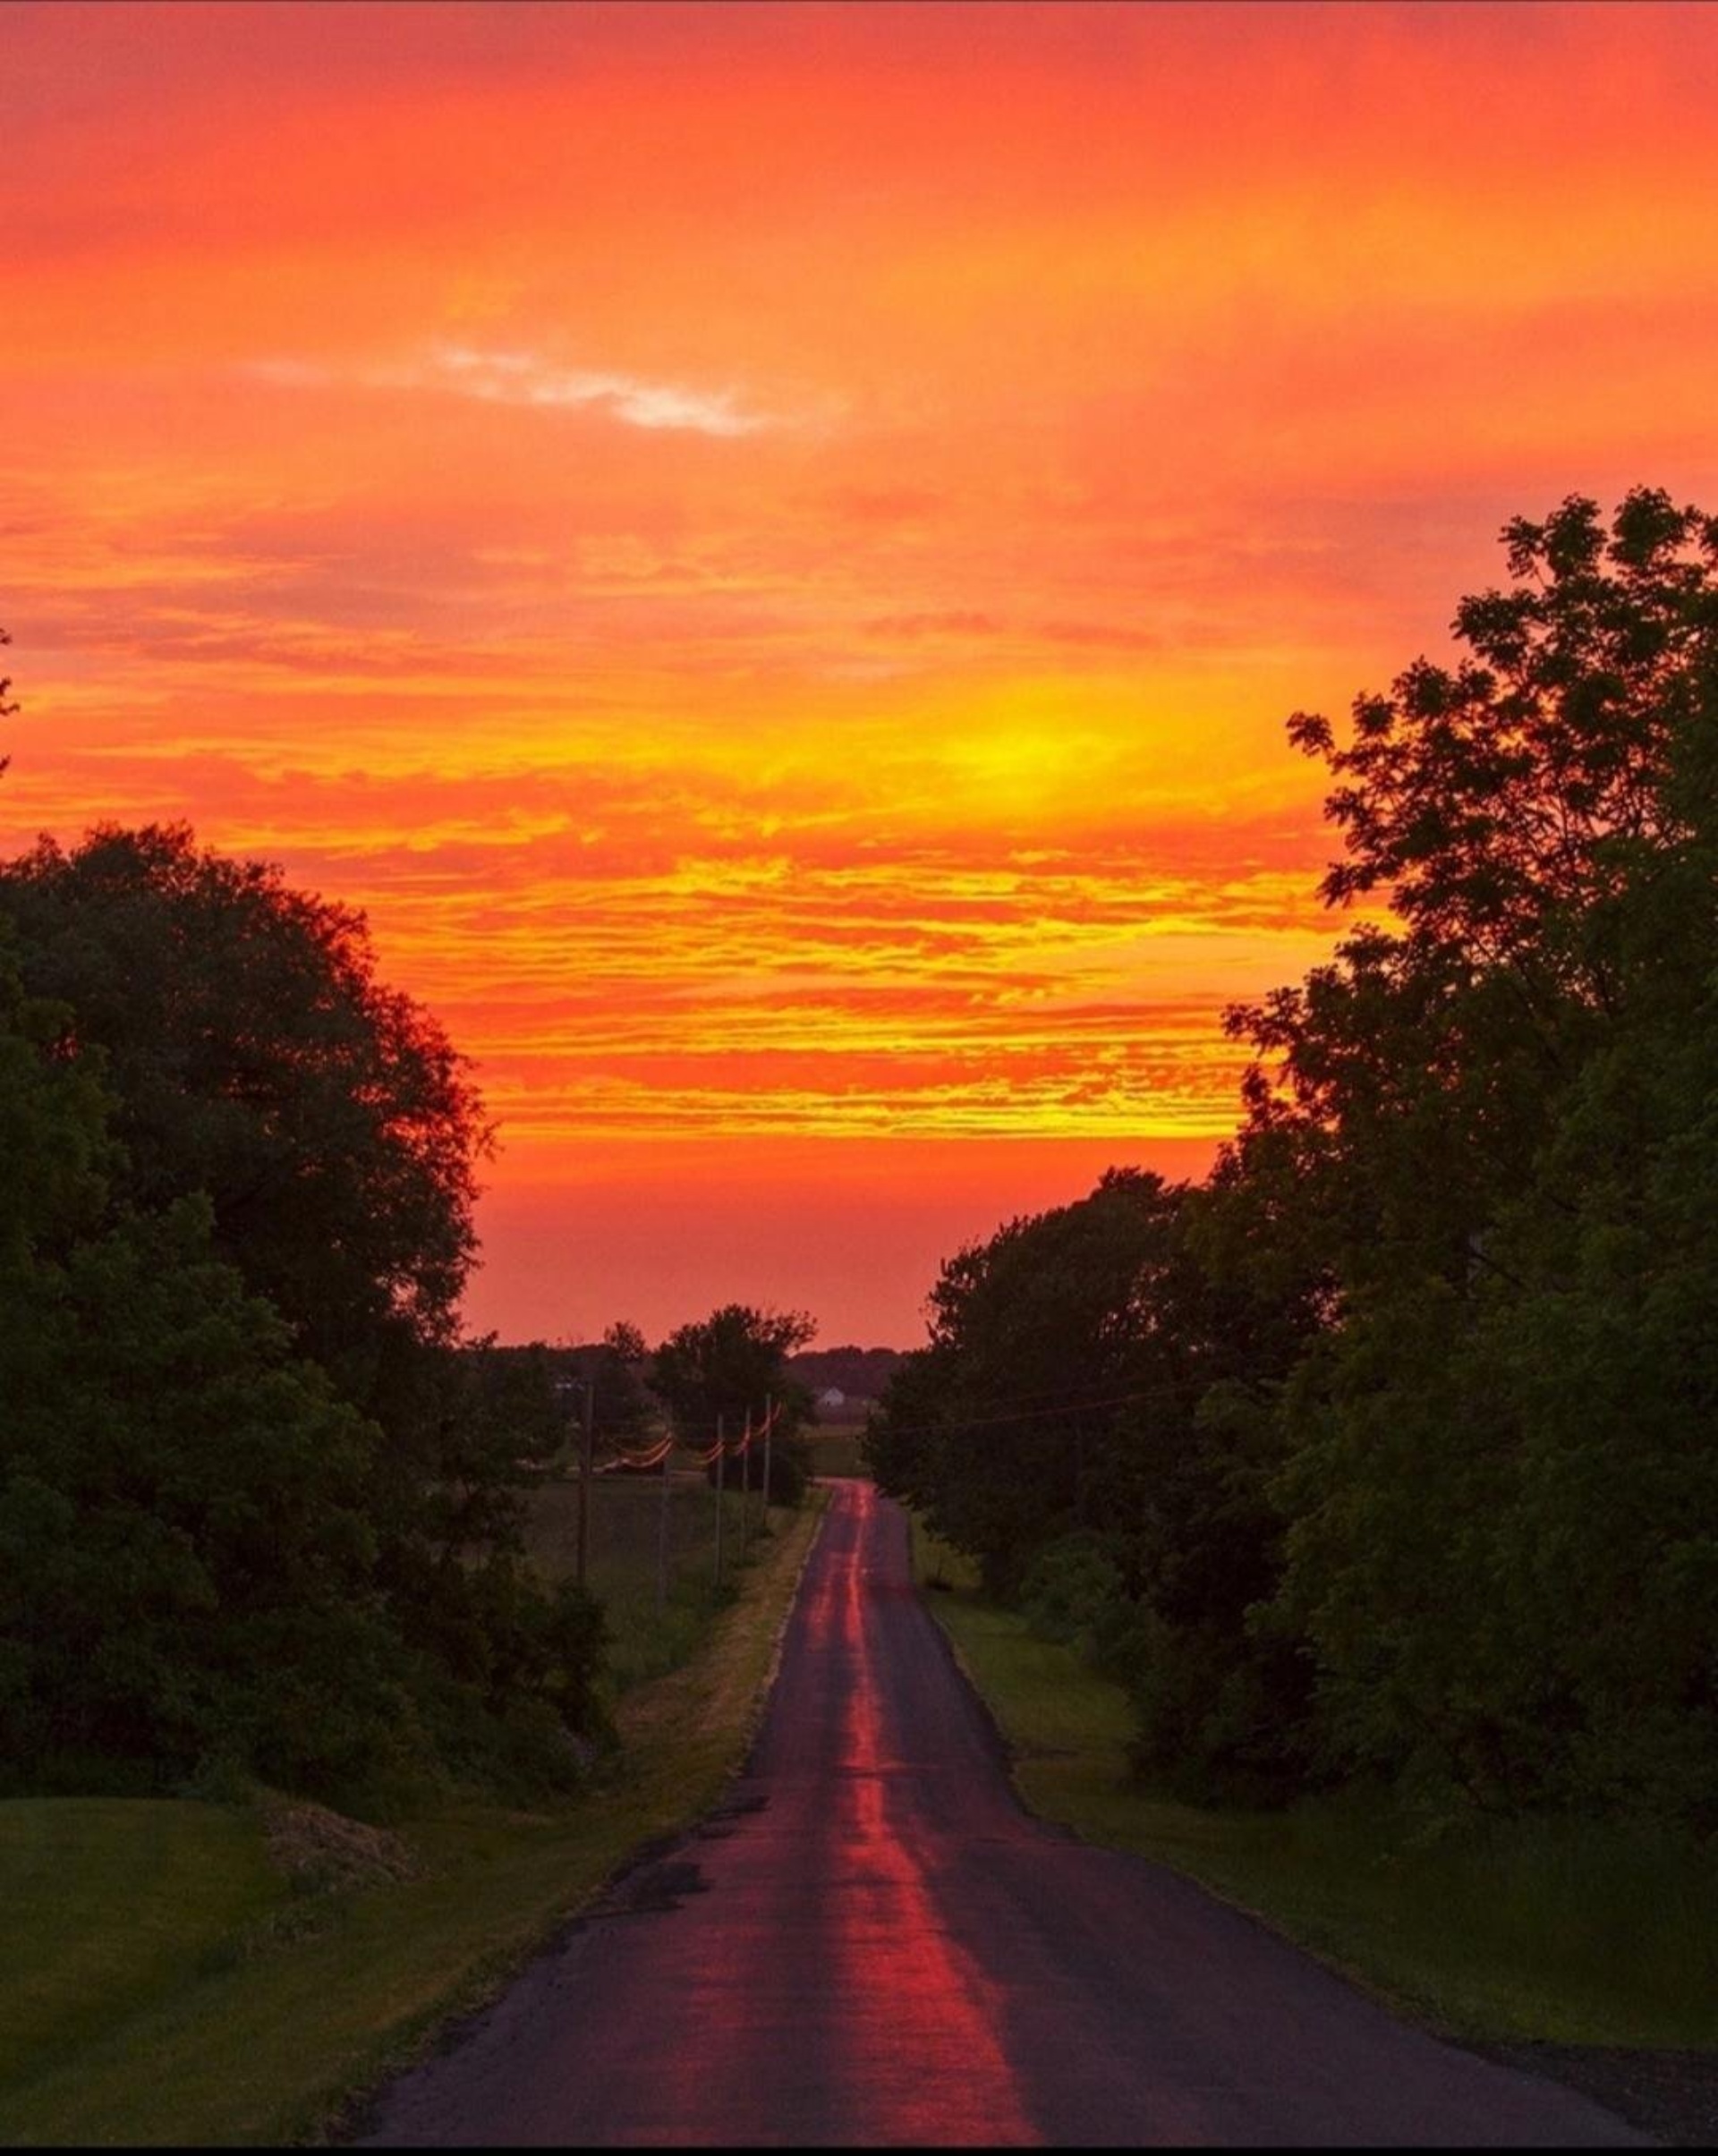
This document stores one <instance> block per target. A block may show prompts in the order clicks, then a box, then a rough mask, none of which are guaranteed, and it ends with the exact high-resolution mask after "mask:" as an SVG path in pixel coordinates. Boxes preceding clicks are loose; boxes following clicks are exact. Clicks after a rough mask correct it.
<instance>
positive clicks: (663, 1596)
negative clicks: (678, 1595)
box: [656, 1440, 674, 1617]
mask: <svg viewBox="0 0 1718 2156" xmlns="http://www.w3.org/2000/svg"><path fill="white" fill-rule="evenodd" d="M673 1456H674V1445H673V1443H672V1441H671V1440H670V1442H669V1443H668V1447H667V1449H666V1450H665V1451H664V1453H663V1455H662V1516H661V1518H660V1519H659V1521H658V1522H657V1526H656V1614H657V1615H658V1616H659V1617H660V1616H661V1614H662V1609H663V1606H664V1604H665V1603H666V1602H667V1601H668V1462H669V1461H670V1460H671V1459H672V1458H673Z"/></svg>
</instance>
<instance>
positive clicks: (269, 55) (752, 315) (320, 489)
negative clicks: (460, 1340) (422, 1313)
mask: <svg viewBox="0 0 1718 2156" xmlns="http://www.w3.org/2000/svg"><path fill="white" fill-rule="evenodd" d="M0 53H3V54H4V68H3V69H0V85H3V86H4V126H5V138H6V148H5V152H4V157H0V232H4V247H5V261H6V266H7V270H8V276H7V292H8V305H7V310H6V312H7V326H6V334H5V335H4V340H0V394H3V395H4V410H5V413H6V423H5V427H4V436H3V437H0V622H4V624H5V625H6V626H8V627H9V628H10V629H11V630H12V631H13V636H14V640H15V649H14V650H13V653H12V654H11V662H12V671H13V673H14V675H16V677H17V683H18V688H19V690H20V692H21V693H22V694H23V696H24V698H25V702H26V709H25V712H24V715H23V717H22V718H21V720H19V721H16V722H14V723H13V726H12V728H11V730H10V732H11V741H10V745H11V747H12V749H13V757H14V760H13V768H12V770H11V772H10V773H9V774H8V776H7V777H6V778H5V780H4V784H3V785H0V844H4V845H5V846H7V847H11V846H13V845H17V844H18V843H21V841H22V840H24V839H27V838H28V837H29V836H32V835H33V834H34V833H35V832H36V831H37V830H38V829H44V828H45V829H51V830H54V831H55V832H57V833H59V834H61V835H64V836H73V835H75V834H76V832H77V831H78V830H79V829H80V828H81V827H82V826H83V825H85V824H86V823H87V822H89V821H90V820H92V819H95V818H96V817H98V816H104V815H111V816H118V817H120V818H123V819H131V820H135V819H142V818H144V817H149V816H162V817H165V816H173V817H187V818H189V819H191V821H192V822H193V823H194V824H195V825H196V827H197V828H198V830H199V832H200V834H201V836H204V837H205V838H206V839H208V840H209V841H212V842H214V843H217V844H218V845H223V846H226V847H232V848H242V849H245V850H248V851H252V852H256V853H264V854H267V855H268V856H269V857H271V858H275V859H277V860H280V861H282V862H285V864H286V867H287V869H288V870H289V872H290V873H291V874H292V876H293V878H294V879H295V880H298V881H300V882H302V883H305V884H307V885H310V886H311V887H315V888H319V889H320V890H323V891H325V892H327V893H328V894H329V895H331V896H340V897H343V898H346V899H349V900H353V901H356V902H358V903H361V904H363V905H364V906H366V907H367V908H368V909H369V912H370V920H371V923H372V927H373V929H374V932H375V935H376V939H377V942H378V946H379V948H380V951H381V955H382V961H383V967H384V971H385V972H386V974H387V977H388V978H389V979H391V980H395V981H397V982H399V983H400V984H401V985H402V986H404V987H407V988H409V989H412V991H413V992H414V993H415V994H416V995H418V996H419V997H422V998H423V999H424V1000H426V1001H427V1002H429V1004H430V1005H431V1006H433V1007H434V1008H435V1009H436V1010H437V1011H438V1013H439V1014H440V1015H441V1016H442V1018H443V1019H444V1021H445V1022H446V1023H447V1025H448V1027H449V1028H450V1030H451V1031H452V1032H453V1033H454V1035H455V1039H456V1040H458V1041H459V1042H460V1043H461V1044H462V1045H463V1046H464V1048H466V1049H467V1050H468V1051H469V1052H470V1053H471V1054H472V1056H473V1057H475V1058H476V1059H477V1062H478V1065H479V1075H480V1078H481V1082H482V1084H483V1086H484V1088H485V1091H486V1092H487V1095H488V1098H489V1102H490V1105H491V1107H492V1108H493V1109H494V1111H495V1112H496V1113H497V1114H498V1116H499V1117H500V1120H501V1123H502V1126H503V1150H502V1152H501V1154H500V1156H499V1158H498V1160H497V1162H496V1163H495V1165H494V1167H493V1170H492V1173H491V1177H490V1181H491V1186H492V1187H491V1190H490V1193H489V1196H488V1198H487V1199H486V1201H485V1205H484V1213H483V1220H482V1225H483V1227H484V1232H485V1240H486V1256H487V1260H488V1262H487V1265H486V1269H485V1270H484V1272H483V1274H482V1275H481V1277H480V1278H479V1280H478V1282H477V1284H476V1286H475V1287H474V1290H473V1293H472V1297H471V1301H470V1306H469V1307H470V1312H471V1315H472V1320H473V1321H474V1322H476V1323H478V1324H481V1325H485V1326H489V1325H495V1326H498V1327H499V1328H501V1330H502V1331H503V1333H504V1335H505V1336H506V1337H529V1336H531V1335H532V1334H544V1335H548V1336H557V1335H564V1334H570V1335H575V1336H576V1335H580V1334H583V1333H586V1332H588V1331H591V1330H593V1329H595V1328H599V1327H600V1326H601V1325H602V1324H604V1323H606V1322H607V1321H608V1320H610V1319H612V1318H614V1317H617V1316H621V1315H627V1316H632V1317H634V1318H636V1319H637V1320H639V1321H640V1322H641V1323H642V1324H643V1325H644V1326H645V1328H646V1329H647V1331H650V1332H651V1333H652V1334H655V1333H658V1332H659V1331H660V1330H662V1329H664V1328H667V1327H668V1325H670V1324H672V1323H675V1322H676V1321H678V1320H680V1319H682V1318H684V1317H688V1316H694V1315H698V1314H701V1312H702V1311H703V1310H704V1309H706V1308H708V1307H709V1305H710V1303H713V1302H715V1301H717V1300H719V1299H726V1298H727V1297H728V1296H731V1295H742V1296H746V1297H753V1298H761V1299H767V1300H773V1301H776V1302H780V1303H809V1304H810V1305H811V1306H812V1309H813V1311H815V1312H816V1313H817V1314H818V1315H819V1317H820V1318H821V1321H822V1337H823V1338H824V1340H825V1341H826V1342H834V1341H838V1340H842V1339H846V1338H853V1337H857V1338H860V1339H863V1340H865V1341H872V1340H879V1341H890V1342H895V1343H897V1344H906V1343H909V1342H911V1341H912V1340H913V1339H914V1338H915V1337H917V1332H918V1323H919V1320H918V1308H919V1303H920V1301H921V1298H922V1296H923V1292H924V1290H925V1287H926V1286H928V1284H929V1281H930V1279H931V1276H932V1274H933V1272H934V1269H935V1266H936V1262H937V1260H938V1259H939V1258H940V1256H941V1255H943V1254H945V1253H946V1252H948V1250H949V1249H951V1248H952V1247H953V1245H954V1244H956V1243H957V1242H958V1241H960V1240H961V1239H963V1238H965V1237H966V1236H968V1235H974V1234H984V1233H988V1232H989V1230H990V1229H991V1227H993V1226H994V1225H995V1224H996V1222H997V1220H998V1219H999V1218H1003V1217H1005V1216H1007V1215H1008V1214H1010V1213H1012V1212H1015V1211H1017V1210H1025V1209H1027V1208H1030V1207H1035V1206H1038V1205H1042V1204H1044V1203H1047V1202H1051V1201H1056V1200H1059V1199H1061V1198H1066V1197H1071V1196H1074V1195H1076V1194H1077V1193H1079V1192H1080V1191H1081V1190H1083V1189H1084V1188H1085V1187H1086V1186H1087V1185H1088V1184H1089V1182H1090V1180H1091V1179H1092V1176H1093V1175H1094V1174H1095V1173H1096V1171H1097V1170H1098V1168H1100V1167H1101V1166H1103V1165H1104V1164H1105V1163H1106V1162H1108V1161H1110V1160H1112V1159H1143V1160H1144V1161H1146V1162H1148V1163H1150V1164H1152V1165H1159V1166H1163V1167H1172V1168H1174V1169H1176V1170H1178V1171H1190V1172H1195V1173H1196V1172H1198V1170H1199V1169H1200V1168H1201V1167H1203V1164H1204V1162H1205V1160H1206V1159H1208V1158H1209V1156H1210V1151H1211V1149H1212V1144H1213V1143H1214V1142H1215V1140H1216V1138H1217V1137H1218V1136H1220V1134H1221V1133H1224V1132H1225V1131H1227V1130H1228V1129H1229V1128H1230V1127H1231V1126H1232V1124H1233V1121H1234V1113H1235V1107H1234V1103H1235V1077H1236V1070H1237V1065H1236V1058H1235V1057H1234V1055H1233V1053H1232V1051H1231V1050H1229V1048H1227V1047H1226V1045H1225V1044H1224V1043H1223V1042H1222V1040H1221V1039H1220V1033H1219V1031H1218V1023H1217V1014H1218V1013H1219V1011H1220V1007H1221V1006H1222V1004H1223V1003H1224V1001H1225V1000H1227V999H1228V998H1229V997H1234V996H1237V995H1248V994H1253V993H1256V992H1258V991H1261V990H1263V989H1265V988H1266V987H1268V986H1269V985H1271V983H1273V982H1275V981H1278V980H1284V979H1289V978H1292V977H1294V976H1295V975H1297V974H1298V973H1299V972H1302V971H1304V969H1305V968H1306V965H1307V964H1308V963H1311V962H1312V960H1313V959H1314V957H1315V956H1317V955H1319V954H1320V953H1321V952H1322V951H1323V948H1324V947H1325V946H1326V945H1327V944H1328V941H1329V938H1330V933H1331V930H1330V924H1329V923H1328V922H1326V921H1323V919H1321V917H1320V915H1319V912H1318V910H1317V908H1316V906H1315V904H1314V902H1313V900H1312V897H1311V886H1312V883H1313V881H1314V878H1315V876H1316V873H1317V870H1318V868H1319V866H1320V864H1321V863H1322V862H1323V858H1324V855H1325V853H1326V851H1327V840H1326V837H1325V836H1324V834H1323V831H1322V830H1321V828H1320V826H1319V821H1318V802H1319V798H1320V794H1321V792H1322V787H1321V784H1320V777H1319V773H1318V771H1317V770H1316V768H1314V767H1312V766H1309V765H1307V764H1306V763H1303V762H1302V761H1301V760H1298V759H1297V758H1295V757H1293V756H1292V755H1291V754H1290V753H1289V751H1288V750H1287V749H1286V747H1285V745H1284V743H1283V738H1282V720H1283V718H1284V717H1285V716H1286V714H1287V713H1288V712H1289V710H1290V709H1293V708H1295V707H1296V706H1297V705H1306V706H1310V707H1313V708H1321V707H1322V708H1326V709H1332V710H1340V709H1342V708H1344V707H1345V706H1346V704H1347V702H1348V699H1349V697H1350V696H1351V695H1352V694H1353V693H1354V692H1356V691H1357V690H1358V689H1359V688H1361V687H1363V686H1370V685H1378V684H1382V683H1383V682H1384V681H1386V680H1387V679H1388V677H1389V675H1391V673H1393V672H1394V671H1395V670H1396V668H1397V667H1398V666H1399V665H1401V664H1402V663H1403V662H1405V661H1406V660H1407V659H1408V658H1410V657H1412V656H1413V655H1414V654H1415V653H1416V651H1418V650H1420V649H1427V648H1430V649H1437V648H1439V647H1440V646H1441V645H1442V641H1443V638H1444V634H1445V629H1446V624H1447V623H1448V620H1449V617H1450V613H1451V611H1452V608H1453V604H1454V600H1455V598H1456V597H1457V596H1458V594H1459V592H1461V591H1463V590H1467V589H1471V588H1473V587H1474V586H1476V584H1479V583H1482V582H1484V581H1491V580H1492V579H1493V577H1494V576H1495V575H1497V574H1498V573H1501V560H1500V557H1499V556H1498V554H1497V550H1496V547H1495V545H1494V534H1495V532H1496V530H1497V527H1498V526H1499V525H1500V524H1501V522H1502V521H1503V519H1504V518H1505V517H1506V516H1508V515H1510V514H1514V513H1515V512H1517V511H1519V510H1527V511H1530V512H1534V513H1538V512H1541V511H1543V510H1544V509H1545V508H1548V507H1549V506H1550V505H1552V503H1553V502H1554V501H1556V500H1557V499H1559V498H1560V497H1561V496H1562V495H1563V494H1565V493H1567V492H1569V491H1571V490H1574V489H1579V490H1582V491H1586V492H1592V493H1596V494H1598V495H1599V496H1600V497H1602V498H1605V499H1607V500H1608V499H1610V498H1612V497H1614V496H1615V495H1616V494H1617V493H1619V492H1620V490H1621V488H1624V487H1625V486H1627V485H1628V484H1629V483H1631V482H1633V481H1635V480H1648V481H1651V482H1654V483H1660V484H1664V485H1667V486H1669V487H1671V488H1672V489H1673V490H1674V491H1676V492H1677V493H1678V494H1680V495H1687V496H1691V497H1693V498H1696V499H1699V500H1701V501H1703V502H1704V503H1705V505H1708V506H1711V505H1714V500H1715V499H1718V486H1714V476H1715V475H1718V401H1715V400H1714V394H1713V382H1714V374H1715V372H1718V248H1714V243H1713V233H1714V203H1718V128H1714V125H1713V118H1712V115H1713V114H1714V111H1718V10H1712V9H1706V8H1698V7H1689V8H1680V7H1666V8H1654V7H1649V6H1644V5H1629V6H1624V7H1618V8H1612V7H1608V6H1583V7H1571V8H1562V7H1557V6H1529V7H1499V8H1493V7H1485V6H1480V5H1461V6H1458V7H1455V8H1450V9H1444V8H1441V7H1433V6H1409V7H1404V8H1394V7H1384V6H1378V7H1350V6H1342V7H1336V8H1330V9H1325V8H1299V7H1292V6H1277V7H1260V6H1255V7H1211V8H1202V7H1195V8H1176V7H1169V6H1149V7H1136V8H1135V7H1126V6H1122V7H1104V6H1101V7H1080V6H1074V5H1059V6H1053V7H1048V8H1042V9H1041V8H1038V7H1035V6H1030V5H1003V6H994V7H992V6H984V5H957V6H948V7H941V6H936V5H931V4H914V5H912V6H909V7H906V8H902V9H895V8H890V7H885V6H875V5H866V6H863V7H847V6H817V5H804V6H799V5H769V6H764V7H749V6H722V5H701V6H695V7H692V8H689V9H688V8H678V7H653V6H646V5H630V6H623V7H619V8H613V9H611V8H608V7H602V6H582V7H572V6H569V7H538V6H521V7H513V8H507V7H496V6H485V7H483V8H481V9H476V10H467V9H465V8H464V7H459V6H453V5H438V6H428V7H422V8H418V7H412V6H391V7H384V8H378V9H372V8H369V7H362V6H347V7H343V8H329V7H308V8H306V7H300V6H296V5H288V6H268V5H258V4H247V5H244V6H242V7H239V8H236V9H232V10H229V9H226V8H222V7H213V6H208V7H152V6H146V5H126V6H122V7H116V8H107V7H98V6H78V5H74V4H73V5H68V4H55V5H50V6H47V7H44V8H41V9H38V8H35V7H31V6H15V5H0Z"/></svg>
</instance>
